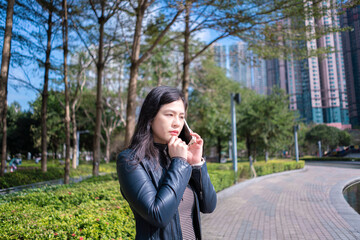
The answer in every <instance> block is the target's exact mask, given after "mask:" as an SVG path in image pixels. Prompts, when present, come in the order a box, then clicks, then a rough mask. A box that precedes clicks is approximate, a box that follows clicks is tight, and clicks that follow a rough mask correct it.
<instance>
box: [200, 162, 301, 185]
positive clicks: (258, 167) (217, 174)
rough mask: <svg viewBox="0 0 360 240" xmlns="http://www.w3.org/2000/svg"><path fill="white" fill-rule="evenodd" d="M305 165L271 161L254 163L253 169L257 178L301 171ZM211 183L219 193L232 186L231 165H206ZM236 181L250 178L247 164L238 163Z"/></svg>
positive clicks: (232, 173)
mask: <svg viewBox="0 0 360 240" xmlns="http://www.w3.org/2000/svg"><path fill="white" fill-rule="evenodd" d="M304 165H305V162H304V161H299V162H298V163H297V162H295V161H288V160H271V161H268V162H267V163H265V162H263V161H261V162H259V161H258V162H255V163H254V168H255V171H256V174H257V176H264V175H267V174H271V173H277V172H283V171H288V170H294V169H301V168H303V167H304ZM207 167H208V171H209V176H210V179H211V182H212V183H213V185H214V188H215V191H216V192H218V191H221V190H223V189H225V188H227V187H230V186H231V185H233V184H234V181H235V179H234V171H233V166H232V163H208V164H207ZM237 175H238V176H237V181H239V180H240V179H248V178H250V176H251V172H250V166H249V163H248V162H240V163H238V171H237Z"/></svg>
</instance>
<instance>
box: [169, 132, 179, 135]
mask: <svg viewBox="0 0 360 240" xmlns="http://www.w3.org/2000/svg"><path fill="white" fill-rule="evenodd" d="M170 134H171V135H173V136H177V135H178V134H179V132H178V131H170Z"/></svg>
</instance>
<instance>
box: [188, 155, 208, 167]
mask: <svg viewBox="0 0 360 240" xmlns="http://www.w3.org/2000/svg"><path fill="white" fill-rule="evenodd" d="M204 163H205V159H204V158H203V157H202V158H201V160H200V162H197V163H194V164H191V166H193V167H199V166H202V165H203V164H204Z"/></svg>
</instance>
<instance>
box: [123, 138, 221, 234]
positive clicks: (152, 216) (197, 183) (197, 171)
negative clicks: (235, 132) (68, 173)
mask: <svg viewBox="0 0 360 240" xmlns="http://www.w3.org/2000/svg"><path fill="white" fill-rule="evenodd" d="M156 145H157V147H158V148H159V150H160V152H163V153H165V154H162V153H161V154H160V160H161V162H162V163H164V162H165V163H166V158H168V155H167V151H166V148H167V146H166V145H162V146H161V145H160V144H156ZM165 155H166V156H165ZM164 160H165V161H164ZM167 160H168V161H167V163H168V164H161V165H160V166H159V165H156V164H154V163H153V161H146V160H143V161H141V163H140V164H136V162H135V161H133V160H132V159H131V150H130V149H127V150H124V151H123V152H121V153H120V154H119V156H118V159H117V173H118V176H119V182H120V190H121V193H122V195H123V196H124V198H125V199H126V200H127V201H128V202H129V205H130V207H131V209H132V211H133V213H134V216H135V221H136V239H182V234H181V227H180V217H179V212H178V206H179V204H180V200H181V198H182V196H183V194H184V191H185V188H186V186H187V185H188V184H190V185H191V187H192V189H193V190H194V192H195V193H196V194H194V195H195V206H196V207H195V212H194V229H195V235H196V237H197V239H201V229H200V212H202V213H211V212H212V211H214V210H215V206H216V192H215V190H214V187H213V185H212V183H211V181H210V178H209V175H208V172H207V167H206V163H204V164H203V165H202V166H201V167H192V166H191V165H190V164H188V163H187V162H186V161H185V160H184V159H182V158H176V157H175V158H172V159H171V160H170V159H169V158H168V159H167ZM169 160H170V161H169Z"/></svg>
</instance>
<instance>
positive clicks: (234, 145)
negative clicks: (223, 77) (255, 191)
mask: <svg viewBox="0 0 360 240" xmlns="http://www.w3.org/2000/svg"><path fill="white" fill-rule="evenodd" d="M230 97H231V126H232V129H231V130H232V131H231V140H232V158H233V168H234V172H235V182H236V177H237V143H236V113H235V102H236V103H238V104H239V103H240V101H241V99H240V94H239V93H231V94H230ZM234 101H235V102H234Z"/></svg>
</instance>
